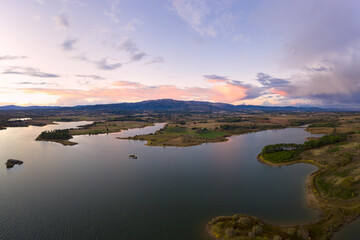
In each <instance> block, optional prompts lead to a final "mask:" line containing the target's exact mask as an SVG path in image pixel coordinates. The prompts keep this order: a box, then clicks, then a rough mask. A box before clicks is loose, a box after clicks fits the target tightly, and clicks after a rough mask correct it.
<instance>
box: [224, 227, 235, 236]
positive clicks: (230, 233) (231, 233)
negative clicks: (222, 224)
mask: <svg viewBox="0 0 360 240" xmlns="http://www.w3.org/2000/svg"><path fill="white" fill-rule="evenodd" d="M225 234H226V236H228V237H233V236H235V235H236V232H235V230H234V229H233V228H227V229H226V230H225Z"/></svg>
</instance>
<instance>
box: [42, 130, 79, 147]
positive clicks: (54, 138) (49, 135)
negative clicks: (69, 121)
mask: <svg viewBox="0 0 360 240" xmlns="http://www.w3.org/2000/svg"><path fill="white" fill-rule="evenodd" d="M71 138H72V136H71V135H70V133H69V129H63V130H53V131H44V132H42V133H41V134H40V135H39V136H38V137H37V138H36V139H35V140H36V141H51V142H57V143H61V144H62V145H64V146H73V145H76V144H77V143H75V142H71V141H69V139H71Z"/></svg>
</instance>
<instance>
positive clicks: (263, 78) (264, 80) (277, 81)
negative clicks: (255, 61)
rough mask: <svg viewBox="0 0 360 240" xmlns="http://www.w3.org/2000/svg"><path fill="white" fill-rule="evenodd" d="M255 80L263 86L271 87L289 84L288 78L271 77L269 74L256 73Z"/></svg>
mask: <svg viewBox="0 0 360 240" xmlns="http://www.w3.org/2000/svg"><path fill="white" fill-rule="evenodd" d="M257 81H258V82H260V83H261V84H262V85H263V86H264V87H268V88H272V87H281V86H286V85H288V84H289V81H288V80H285V79H281V78H273V77H272V76H270V75H269V74H265V73H258V74H257Z"/></svg>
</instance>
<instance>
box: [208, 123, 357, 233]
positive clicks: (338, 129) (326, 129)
mask: <svg viewBox="0 0 360 240" xmlns="http://www.w3.org/2000/svg"><path fill="white" fill-rule="evenodd" d="M314 129H316V130H315V132H316V133H325V134H328V135H325V136H323V137H321V138H317V139H313V140H310V141H306V142H305V143H304V144H274V145H268V146H265V147H264V148H263V150H262V152H261V153H260V154H259V155H258V160H259V161H260V162H262V163H264V164H268V165H272V166H281V165H289V164H296V163H309V164H313V165H316V166H318V170H317V171H316V172H314V173H312V174H311V175H309V176H308V178H307V180H306V192H307V202H308V205H309V206H310V207H312V208H315V209H318V210H320V211H321V218H320V219H318V220H317V221H315V222H314V223H312V224H306V225H296V226H275V225H271V224H269V223H266V222H263V221H261V220H260V219H258V218H256V217H252V216H245V215H234V216H222V217H218V218H215V219H213V220H212V221H210V222H209V223H208V229H209V232H210V234H211V235H212V236H213V237H215V238H216V239H234V240H240V239H269V240H273V239H274V240H275V239H277V240H279V239H306V240H308V239H311V240H317V239H319V240H320V239H321V240H325V239H331V237H332V235H333V234H334V232H336V231H339V230H340V229H341V228H342V227H343V226H345V225H346V224H348V223H350V222H352V221H353V220H355V219H356V218H357V217H359V216H360V119H359V118H355V117H351V116H342V117H339V119H338V120H337V121H335V122H331V123H329V122H319V123H316V124H312V125H309V126H308V128H307V130H308V131H309V132H314ZM245 223H246V224H245Z"/></svg>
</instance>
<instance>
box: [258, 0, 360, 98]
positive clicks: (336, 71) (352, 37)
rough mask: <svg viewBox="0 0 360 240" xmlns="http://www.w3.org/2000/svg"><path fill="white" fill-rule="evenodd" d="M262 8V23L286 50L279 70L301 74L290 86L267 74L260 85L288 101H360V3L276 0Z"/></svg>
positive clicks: (295, 76)
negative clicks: (277, 91) (272, 89)
mask: <svg viewBox="0 0 360 240" xmlns="http://www.w3.org/2000/svg"><path fill="white" fill-rule="evenodd" d="M262 6H263V8H262V9H261V10H260V11H259V12H258V14H259V16H262V17H261V18H262V22H261V24H262V25H263V26H266V30H267V31H269V32H271V34H276V35H277V36H279V37H280V38H281V39H283V41H284V46H286V48H284V50H285V51H284V57H283V60H282V61H281V62H280V66H281V67H282V68H284V69H292V70H293V69H297V73H295V74H292V75H291V76H289V77H288V78H286V79H284V80H286V81H289V82H288V83H286V82H283V81H277V80H276V81H275V80H274V79H272V80H269V79H268V78H267V77H266V76H265V79H263V76H260V79H259V82H261V83H262V84H263V85H264V86H267V85H268V86H272V87H275V88H276V90H279V91H285V92H286V93H287V94H288V97H289V98H306V99H312V100H314V101H321V102H322V103H324V104H338V105H341V103H344V104H348V103H351V102H352V103H353V104H357V103H359V98H360V97H359V96H360V89H359V82H360V77H359V76H360V70H359V69H360V68H359V66H360V39H359V36H360V15H359V13H358V10H359V9H360V2H359V1H352V0H344V1H337V0H318V1H313V0H304V1H297V2H294V1H287V0H275V1H272V2H271V5H270V2H269V3H265V4H264V5H262ZM273 6H276V7H273ZM304 66H305V67H304ZM261 79H262V80H261Z"/></svg>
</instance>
